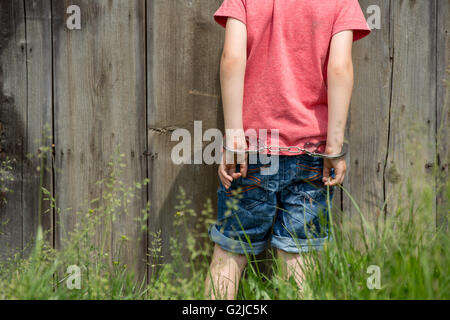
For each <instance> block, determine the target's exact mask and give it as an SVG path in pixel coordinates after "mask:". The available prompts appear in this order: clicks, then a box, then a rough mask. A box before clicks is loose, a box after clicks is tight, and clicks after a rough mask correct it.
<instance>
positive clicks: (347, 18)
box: [205, 0, 370, 299]
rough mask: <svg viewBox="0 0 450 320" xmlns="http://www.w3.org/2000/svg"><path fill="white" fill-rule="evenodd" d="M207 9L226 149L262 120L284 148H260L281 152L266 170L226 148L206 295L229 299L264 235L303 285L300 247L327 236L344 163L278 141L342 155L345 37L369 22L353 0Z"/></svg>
mask: <svg viewBox="0 0 450 320" xmlns="http://www.w3.org/2000/svg"><path fill="white" fill-rule="evenodd" d="M214 19H215V21H216V22H217V23H219V24H220V25H221V26H223V27H226V32H225V44H224V49H223V54H222V59H221V68H220V74H221V88H222V100H223V110H224V120H225V136H226V143H225V145H224V147H225V149H230V150H234V151H233V152H239V151H245V150H248V147H249V146H248V143H247V139H246V133H247V132H248V131H249V130H255V131H256V132H260V130H261V129H266V130H268V132H269V135H270V132H271V131H274V132H276V133H277V134H278V137H279V138H278V139H277V140H275V141H276V143H277V145H276V147H278V146H279V147H281V148H282V149H278V151H279V152H276V151H277V149H276V148H275V151H274V152H270V150H269V151H267V150H266V152H267V154H274V155H275V154H276V155H277V156H278V157H279V158H278V170H277V171H276V172H271V173H270V174H263V172H262V170H263V168H264V167H266V166H267V165H265V164H264V163H263V162H261V161H260V160H257V161H256V163H250V162H249V161H248V156H246V157H245V158H244V159H240V160H239V161H238V163H234V161H230V159H228V158H227V157H226V156H225V154H226V153H227V152H225V153H224V158H223V162H222V163H221V164H220V165H219V170H218V174H219V180H220V182H219V188H218V190H217V193H218V219H217V222H216V223H215V224H213V225H211V226H210V228H209V230H208V232H209V236H210V238H211V240H212V241H214V242H215V243H216V244H215V247H214V253H213V258H212V262H211V266H210V273H209V274H208V276H207V279H206V282H205V296H206V297H207V298H213V299H215V298H222V297H224V298H226V299H235V297H236V294H237V288H238V283H239V279H240V277H241V274H242V271H243V269H244V267H245V265H246V263H247V258H246V256H245V254H254V255H257V254H259V253H261V252H262V251H263V250H264V249H265V247H266V245H267V244H268V243H269V242H270V244H271V245H272V247H276V248H277V256H278V258H280V260H281V261H282V262H283V266H284V269H283V270H285V271H284V274H285V276H286V277H290V275H291V274H293V275H294V278H295V279H296V281H297V284H298V285H299V288H300V289H301V283H302V264H303V260H302V256H301V253H304V252H308V251H310V250H320V249H321V248H322V246H323V244H324V242H325V241H326V240H327V239H328V226H327V222H328V210H327V198H328V199H329V201H330V202H331V199H332V196H333V193H334V192H333V190H334V188H335V186H336V185H337V184H341V183H342V182H343V180H344V174H345V171H346V163H345V160H344V159H343V158H342V157H338V158H334V159H331V158H323V157H312V156H310V155H308V154H305V153H304V152H297V153H291V152H289V151H288V150H287V149H283V148H286V147H291V146H293V147H305V146H306V145H307V144H308V143H310V144H314V145H316V146H319V145H320V142H322V141H323V142H326V146H325V149H324V150H322V151H319V152H320V153H322V154H325V155H328V156H336V155H341V152H342V145H343V141H344V130H345V125H346V120H347V113H348V107H349V104H350V99H351V94H352V89H353V64H352V56H351V51H352V43H353V41H356V40H359V39H361V38H363V37H365V36H367V35H368V34H369V33H370V28H369V27H368V25H367V23H366V21H365V18H364V15H363V13H362V10H361V7H360V6H359V3H358V1H357V0H320V1H313V0H225V1H223V4H222V6H221V7H220V8H219V9H218V10H217V12H216V13H215V14H214ZM255 131H252V132H255ZM266 145H273V143H271V142H269V143H268V144H267V143H266ZM258 147H260V145H258ZM306 149H307V148H306ZM294 150H295V148H294ZM297 150H298V149H297ZM291 151H292V150H291ZM310 151H315V150H314V148H313V150H310ZM327 190H328V191H329V193H328V192H327ZM236 191H238V192H239V194H240V197H239V198H238V200H237V204H236V206H235V208H233V209H232V210H231V211H230V210H228V208H227V202H228V200H229V199H231V198H232V197H233V196H234V195H236ZM230 213H231V214H230ZM271 231H272V234H271Z"/></svg>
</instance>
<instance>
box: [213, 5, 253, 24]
mask: <svg viewBox="0 0 450 320" xmlns="http://www.w3.org/2000/svg"><path fill="white" fill-rule="evenodd" d="M245 1H246V0H224V1H223V3H222V5H221V6H220V8H219V9H218V10H217V11H216V12H215V13H214V20H215V21H216V22H217V23H218V24H220V25H221V26H222V27H224V28H225V27H226V25H227V20H228V18H229V17H231V18H234V19H237V20H239V21H241V22H243V23H244V24H247V8H246V3H245Z"/></svg>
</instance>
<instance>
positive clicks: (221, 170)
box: [219, 165, 233, 182]
mask: <svg viewBox="0 0 450 320" xmlns="http://www.w3.org/2000/svg"><path fill="white" fill-rule="evenodd" d="M219 175H221V176H222V177H223V178H224V179H226V180H229V181H230V182H231V181H233V177H231V176H230V175H229V174H228V173H227V170H226V168H225V166H224V165H220V166H219Z"/></svg>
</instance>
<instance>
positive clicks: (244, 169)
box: [240, 160, 248, 178]
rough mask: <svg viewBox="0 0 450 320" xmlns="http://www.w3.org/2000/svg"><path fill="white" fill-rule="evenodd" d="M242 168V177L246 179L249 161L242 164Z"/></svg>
mask: <svg viewBox="0 0 450 320" xmlns="http://www.w3.org/2000/svg"><path fill="white" fill-rule="evenodd" d="M240 167H241V168H240V169H241V170H240V172H241V175H242V176H243V177H244V178H245V177H246V176H247V168H248V164H247V160H246V161H245V162H244V163H241V165H240Z"/></svg>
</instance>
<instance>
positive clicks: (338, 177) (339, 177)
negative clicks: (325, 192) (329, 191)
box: [332, 172, 343, 186]
mask: <svg viewBox="0 0 450 320" xmlns="http://www.w3.org/2000/svg"><path fill="white" fill-rule="evenodd" d="M342 178H343V174H342V172H337V173H336V176H335V178H334V179H333V180H332V186H335V185H337V184H338V183H340V182H341V180H342Z"/></svg>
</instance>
